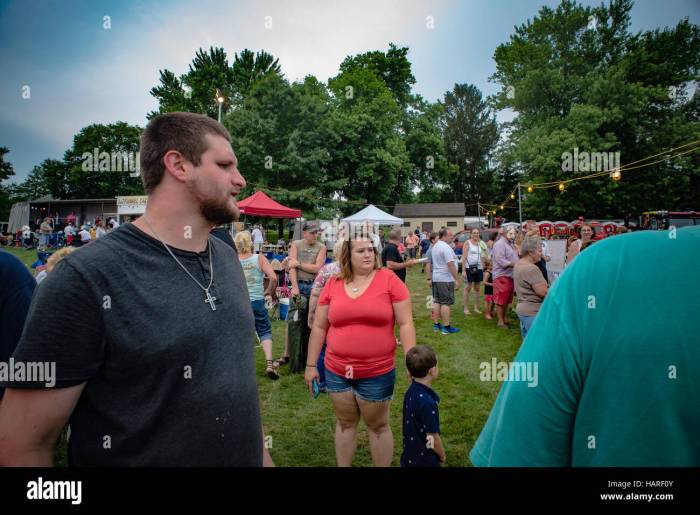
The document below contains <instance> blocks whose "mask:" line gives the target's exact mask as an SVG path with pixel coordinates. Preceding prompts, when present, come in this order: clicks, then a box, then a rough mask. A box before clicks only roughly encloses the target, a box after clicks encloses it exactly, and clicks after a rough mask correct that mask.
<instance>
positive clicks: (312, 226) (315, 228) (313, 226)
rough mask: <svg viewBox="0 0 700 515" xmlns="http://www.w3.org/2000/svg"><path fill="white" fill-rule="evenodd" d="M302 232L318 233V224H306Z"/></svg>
mask: <svg viewBox="0 0 700 515" xmlns="http://www.w3.org/2000/svg"><path fill="white" fill-rule="evenodd" d="M301 230H302V231H309V232H318V224H317V223H316V222H304V225H302V226H301Z"/></svg>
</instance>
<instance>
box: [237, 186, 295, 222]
mask: <svg viewBox="0 0 700 515" xmlns="http://www.w3.org/2000/svg"><path fill="white" fill-rule="evenodd" d="M238 208H239V209H240V210H241V213H242V214H244V215H249V216H264V217H268V218H299V217H301V209H292V208H289V207H286V206H283V205H282V204H280V203H279V202H275V201H274V200H272V199H271V198H270V197H268V196H267V195H266V194H265V193H264V192H262V191H256V192H255V193H253V194H252V195H251V196H250V197H248V198H245V199H243V200H240V201H239V202H238Z"/></svg>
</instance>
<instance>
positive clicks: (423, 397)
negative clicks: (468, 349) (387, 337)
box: [401, 345, 445, 467]
mask: <svg viewBox="0 0 700 515" xmlns="http://www.w3.org/2000/svg"><path fill="white" fill-rule="evenodd" d="M406 368H408V371H409V373H410V374H411V377H412V379H413V381H412V382H411V386H409V388H408V390H406V395H404V398H403V425H402V427H403V453H402V454H401V466H402V467H439V466H440V463H444V462H445V449H444V448H443V446H442V440H441V439H440V413H439V411H438V403H439V402H440V397H438V394H437V393H435V392H434V391H433V389H432V388H431V387H430V385H431V384H432V382H433V381H434V380H435V379H437V377H438V367H437V356H436V355H435V351H434V350H433V349H432V348H431V347H429V346H428V345H416V346H415V347H413V348H412V349H411V350H409V351H408V353H407V354H406Z"/></svg>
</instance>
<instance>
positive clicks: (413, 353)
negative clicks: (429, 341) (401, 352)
mask: <svg viewBox="0 0 700 515" xmlns="http://www.w3.org/2000/svg"><path fill="white" fill-rule="evenodd" d="M435 365H437V355H436V354H435V351H434V350H433V348H432V347H431V346H430V345H416V346H415V347H412V348H411V350H409V351H408V352H407V353H406V368H407V369H408V371H409V372H410V374H411V376H412V377H416V378H418V379H420V378H422V377H425V376H426V375H428V372H429V371H430V369H431V368H433V367H434V366H435Z"/></svg>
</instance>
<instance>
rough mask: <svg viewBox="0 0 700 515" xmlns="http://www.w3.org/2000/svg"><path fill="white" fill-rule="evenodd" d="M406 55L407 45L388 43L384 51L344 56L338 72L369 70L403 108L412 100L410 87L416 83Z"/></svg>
mask: <svg viewBox="0 0 700 515" xmlns="http://www.w3.org/2000/svg"><path fill="white" fill-rule="evenodd" d="M407 56H408V47H401V48H399V47H397V46H396V45H395V44H394V43H390V44H389V50H387V51H386V52H382V51H380V50H374V51H372V52H366V53H364V54H358V55H354V56H348V57H346V58H345V60H344V61H343V62H342V63H341V64H340V73H341V74H343V73H347V72H350V71H353V70H358V69H362V70H369V71H371V72H372V73H374V74H375V75H377V76H378V77H379V78H380V79H382V80H383V81H384V84H385V85H386V87H387V88H389V91H391V94H392V95H393V96H394V100H396V102H397V103H398V104H399V106H401V108H402V109H405V108H406V107H407V106H408V105H409V104H410V103H411V102H413V101H414V97H413V96H412V95H411V87H412V86H413V85H414V84H415V83H416V78H415V77H414V76H413V73H412V72H411V62H410V61H409V60H408V57H407Z"/></svg>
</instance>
